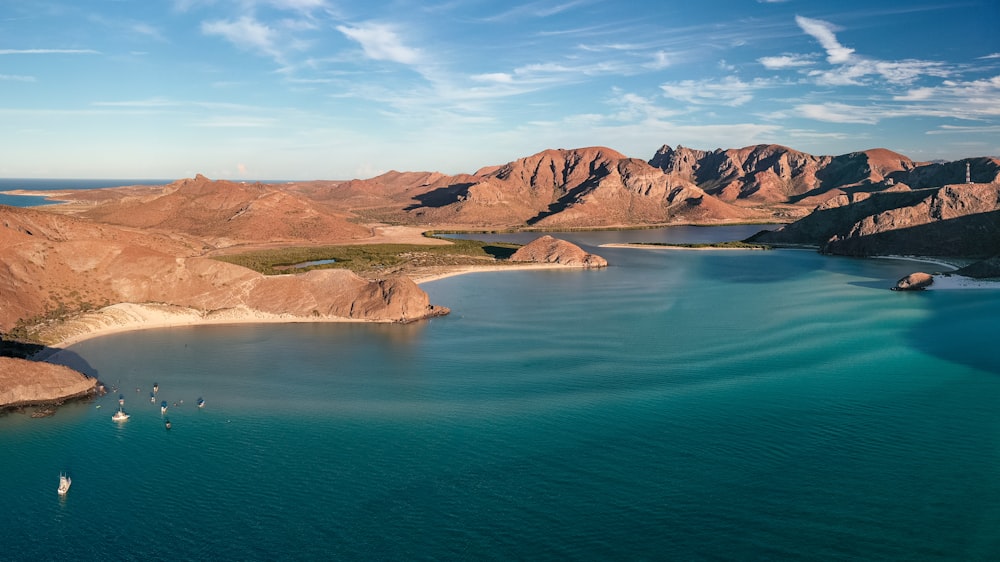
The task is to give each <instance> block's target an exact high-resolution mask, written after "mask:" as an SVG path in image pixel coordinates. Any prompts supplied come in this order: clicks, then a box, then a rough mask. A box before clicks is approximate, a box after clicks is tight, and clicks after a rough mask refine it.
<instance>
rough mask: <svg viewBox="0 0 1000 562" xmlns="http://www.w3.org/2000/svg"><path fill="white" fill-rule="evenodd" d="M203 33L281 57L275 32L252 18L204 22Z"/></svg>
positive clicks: (202, 25)
mask: <svg viewBox="0 0 1000 562" xmlns="http://www.w3.org/2000/svg"><path fill="white" fill-rule="evenodd" d="M201 32H202V33H204V34H205V35H218V36H220V37H222V38H223V39H225V40H226V41H229V42H230V43H232V44H233V45H236V46H237V47H239V48H241V49H246V50H249V51H256V52H259V53H262V54H265V55H268V56H273V57H276V58H280V57H281V53H280V52H279V50H278V48H277V46H276V44H275V37H276V34H275V30H274V29H273V28H271V27H269V26H268V25H266V24H263V23H261V22H259V21H257V20H256V19H254V18H252V17H250V16H243V17H241V18H239V19H236V20H215V21H206V22H202V24H201Z"/></svg>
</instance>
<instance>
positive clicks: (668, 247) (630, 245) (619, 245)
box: [598, 242, 767, 252]
mask: <svg viewBox="0 0 1000 562" xmlns="http://www.w3.org/2000/svg"><path fill="white" fill-rule="evenodd" d="M598 248H636V249H639V250H695V251H698V252H704V251H715V250H719V251H727V252H731V251H734V250H742V251H746V250H752V251H759V250H766V249H767V248H754V247H750V246H747V247H745V248H739V247H732V248H727V247H725V246H671V245H669V244H633V243H628V242H624V243H623V242H610V243H608V244H601V245H600V246H598Z"/></svg>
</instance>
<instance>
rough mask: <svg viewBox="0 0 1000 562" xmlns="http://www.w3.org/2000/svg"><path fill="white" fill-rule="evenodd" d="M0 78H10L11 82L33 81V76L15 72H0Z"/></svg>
mask: <svg viewBox="0 0 1000 562" xmlns="http://www.w3.org/2000/svg"><path fill="white" fill-rule="evenodd" d="M0 80H10V81H13V82H34V81H35V77H34V76H19V75H17V74H0Z"/></svg>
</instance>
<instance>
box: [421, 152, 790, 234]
mask: <svg viewBox="0 0 1000 562" xmlns="http://www.w3.org/2000/svg"><path fill="white" fill-rule="evenodd" d="M477 174H482V175H477V176H476V180H475V181H472V182H470V183H466V184H461V185H460V186H459V187H456V188H455V189H453V190H452V191H450V192H447V196H443V197H441V198H439V199H437V200H436V203H437V205H432V201H435V200H432V199H431V198H430V197H428V198H421V199H422V202H423V203H426V204H422V205H417V206H414V207H412V208H411V209H410V210H409V217H410V219H411V220H414V221H417V222H421V223H427V224H453V225H470V226H473V225H475V226H486V225H489V226H493V227H498V226H507V227H518V226H538V227H545V228H560V227H597V226H623V225H632V224H663V223H670V222H702V221H707V222H715V221H718V222H729V221H739V220H763V219H765V218H767V217H769V216H770V215H769V214H767V213H764V212H761V211H760V210H753V209H746V208H740V207H736V206H733V205H730V204H728V203H725V202H723V201H720V200H718V199H717V198H715V197H713V196H711V195H708V194H706V193H705V192H704V191H703V190H701V189H700V188H699V187H698V186H696V185H695V184H693V183H692V182H690V181H688V180H686V179H682V178H671V177H670V176H668V175H666V174H664V173H663V171H662V170H660V169H657V168H655V167H653V166H650V165H649V164H648V163H646V162H643V161H642V160H637V159H634V158H627V157H625V156H624V155H622V154H621V153H619V152H616V151H614V150H611V149H609V148H604V147H591V148H581V149H576V150H546V151H543V152H540V153H538V154H535V155H532V156H529V157H527V158H522V159H520V160H516V161H514V162H510V163H507V164H505V165H503V166H499V167H491V168H485V169H483V170H480V171H479V172H477ZM438 191H439V192H440V193H442V195H444V194H445V192H444V191H442V190H438Z"/></svg>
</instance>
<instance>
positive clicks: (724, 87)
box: [660, 76, 770, 107]
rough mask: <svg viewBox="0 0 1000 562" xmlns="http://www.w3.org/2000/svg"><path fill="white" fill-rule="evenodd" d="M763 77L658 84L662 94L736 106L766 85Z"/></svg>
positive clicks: (687, 99) (699, 103)
mask: <svg viewBox="0 0 1000 562" xmlns="http://www.w3.org/2000/svg"><path fill="white" fill-rule="evenodd" d="M769 85H770V83H769V82H768V81H767V80H764V79H760V78H758V79H755V80H754V81H753V82H744V81H742V80H740V79H739V78H737V77H735V76H727V77H726V78H723V79H722V80H721V81H714V80H681V81H680V82H668V83H665V84H660V89H661V90H663V95H664V96H666V97H668V98H673V99H676V100H680V101H683V102H687V103H691V104H696V105H724V106H729V107H736V106H740V105H743V104H745V103H747V102H748V101H750V100H752V99H753V92H754V91H756V90H758V89H761V88H765V87H768V86H769Z"/></svg>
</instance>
